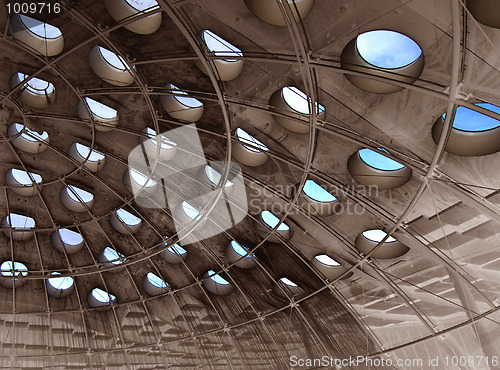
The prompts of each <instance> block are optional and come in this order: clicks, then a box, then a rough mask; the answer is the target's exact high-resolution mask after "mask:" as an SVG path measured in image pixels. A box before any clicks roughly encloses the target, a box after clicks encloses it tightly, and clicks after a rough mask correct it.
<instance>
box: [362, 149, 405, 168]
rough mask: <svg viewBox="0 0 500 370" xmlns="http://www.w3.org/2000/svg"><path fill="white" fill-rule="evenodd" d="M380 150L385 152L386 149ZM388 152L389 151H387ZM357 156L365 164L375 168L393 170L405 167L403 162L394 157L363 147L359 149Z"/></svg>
mask: <svg viewBox="0 0 500 370" xmlns="http://www.w3.org/2000/svg"><path fill="white" fill-rule="evenodd" d="M380 150H382V151H384V152H387V151H386V150H384V149H382V148H380ZM387 154H389V152H387ZM359 156H360V157H361V159H362V160H363V162H365V163H366V164H367V165H369V166H371V167H373V168H376V169H377V170H383V171H395V170H400V169H402V168H405V165H404V164H401V163H399V162H397V161H395V160H394V159H391V158H389V157H387V156H385V155H382V154H380V153H377V152H376V151H374V150H371V149H368V148H365V149H361V150H360V151H359Z"/></svg>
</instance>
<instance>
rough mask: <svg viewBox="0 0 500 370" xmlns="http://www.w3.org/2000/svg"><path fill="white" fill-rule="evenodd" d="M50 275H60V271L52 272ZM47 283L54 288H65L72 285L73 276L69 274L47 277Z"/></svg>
mask: <svg viewBox="0 0 500 370" xmlns="http://www.w3.org/2000/svg"><path fill="white" fill-rule="evenodd" d="M51 275H61V273H60V272H52V273H51ZM47 281H48V283H49V284H50V285H51V286H52V287H53V288H55V289H58V290H67V289H70V288H71V287H72V286H73V283H74V281H73V278H72V277H70V276H65V277H54V278H50V279H47Z"/></svg>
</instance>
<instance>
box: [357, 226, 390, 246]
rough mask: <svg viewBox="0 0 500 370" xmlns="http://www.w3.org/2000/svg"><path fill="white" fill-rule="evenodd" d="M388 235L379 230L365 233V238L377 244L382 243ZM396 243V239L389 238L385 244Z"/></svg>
mask: <svg viewBox="0 0 500 370" xmlns="http://www.w3.org/2000/svg"><path fill="white" fill-rule="evenodd" d="M386 235H387V233H386V232H385V231H384V230H379V229H376V230H367V231H363V236H364V237H365V238H367V239H369V240H371V241H372V242H375V243H380V242H381V241H382V240H383V239H384V238H385V237H386ZM395 241H396V239H395V238H393V237H392V236H389V237H388V238H387V240H386V241H385V242H384V243H391V242H395Z"/></svg>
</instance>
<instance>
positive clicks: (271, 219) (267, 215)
mask: <svg viewBox="0 0 500 370" xmlns="http://www.w3.org/2000/svg"><path fill="white" fill-rule="evenodd" d="M262 219H263V220H264V222H265V223H266V224H267V225H268V226H269V228H270V229H274V228H275V227H276V225H277V224H278V222H280V219H279V218H278V217H276V216H275V215H273V214H272V213H271V212H269V211H262ZM289 229H290V228H289V227H288V225H286V224H285V223H284V222H282V223H281V224H280V226H279V227H278V228H277V229H276V230H277V231H287V230H289Z"/></svg>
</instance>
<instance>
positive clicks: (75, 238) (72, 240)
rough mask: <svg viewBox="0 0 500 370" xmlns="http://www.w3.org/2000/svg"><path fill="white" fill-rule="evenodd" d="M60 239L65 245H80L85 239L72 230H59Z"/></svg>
mask: <svg viewBox="0 0 500 370" xmlns="http://www.w3.org/2000/svg"><path fill="white" fill-rule="evenodd" d="M58 233H59V237H60V238H61V241H62V242H63V243H64V244H68V245H78V244H80V243H81V242H83V237H82V236H81V235H80V234H79V233H76V232H74V231H72V230H68V229H59V231H58Z"/></svg>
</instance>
